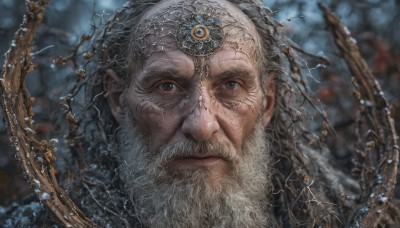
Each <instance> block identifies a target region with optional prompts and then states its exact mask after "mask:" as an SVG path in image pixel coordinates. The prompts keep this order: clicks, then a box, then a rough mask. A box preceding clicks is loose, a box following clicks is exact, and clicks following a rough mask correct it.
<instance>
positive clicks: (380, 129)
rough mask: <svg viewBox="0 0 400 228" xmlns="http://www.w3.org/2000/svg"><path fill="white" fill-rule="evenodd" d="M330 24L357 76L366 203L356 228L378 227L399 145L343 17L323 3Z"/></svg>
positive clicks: (386, 105) (386, 109)
mask: <svg viewBox="0 0 400 228" xmlns="http://www.w3.org/2000/svg"><path fill="white" fill-rule="evenodd" d="M319 7H320V8H321V9H322V10H323V12H324V17H325V21H326V23H327V25H328V26H329V28H330V29H331V30H332V33H333V36H334V40H335V43H336V45H337V47H338V48H339V50H340V51H341V53H342V55H343V57H344V59H345V60H346V63H347V65H348V67H349V69H350V71H351V73H352V75H353V77H354V83H355V89H356V90H355V92H354V95H355V97H356V99H357V100H358V103H359V109H360V117H359V120H358V128H357V129H356V134H357V136H358V145H357V146H358V150H357V151H356V154H357V156H358V161H359V164H360V167H359V171H358V172H359V174H360V176H361V178H360V185H361V188H362V190H363V192H364V193H363V195H362V196H361V198H360V202H362V203H363V204H362V205H361V207H360V208H359V209H358V212H357V214H356V215H355V216H354V218H353V219H354V221H353V226H354V227H377V225H378V224H379V223H380V221H381V219H382V218H383V217H384V214H385V212H386V210H387V209H388V207H389V202H390V198H391V197H392V195H393V190H394V187H395V184H396V176H397V166H398V163H399V159H398V156H399V147H398V145H397V135H396V131H395V127H394V121H393V119H392V118H391V117H390V107H389V103H388V102H387V100H386V99H385V97H384V96H383V92H382V89H381V88H380V86H379V84H378V82H377V81H376V79H375V77H374V76H373V75H372V73H371V70H370V69H369V67H368V65H367V63H366V61H365V60H364V58H363V57H362V56H361V54H360V51H359V48H358V46H357V44H356V42H355V40H354V38H352V37H351V36H350V34H349V32H348V30H347V29H346V28H345V27H343V25H341V23H340V20H339V18H338V17H337V16H336V15H335V14H334V13H332V12H329V10H328V9H327V8H326V7H325V6H324V5H322V4H319Z"/></svg>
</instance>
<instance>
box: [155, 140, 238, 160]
mask: <svg viewBox="0 0 400 228" xmlns="http://www.w3.org/2000/svg"><path fill="white" fill-rule="evenodd" d="M158 154H159V156H160V157H159V161H160V162H161V163H164V162H168V161H170V160H172V159H176V158H189V157H199V158H201V157H220V158H222V159H224V160H227V161H237V160H238V153H237V150H236V149H235V148H234V147H233V146H231V145H228V144H221V143H212V142H209V141H201V142H198V141H194V140H191V139H184V140H181V141H179V142H176V143H173V144H168V145H166V146H164V147H162V148H161V149H160V151H159V153H158Z"/></svg>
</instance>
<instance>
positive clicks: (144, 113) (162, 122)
mask: <svg viewBox="0 0 400 228" xmlns="http://www.w3.org/2000/svg"><path fill="white" fill-rule="evenodd" d="M128 108H129V110H130V113H132V116H131V117H130V118H133V119H134V124H136V127H137V128H138V130H139V132H140V133H141V134H142V135H143V136H144V137H148V138H149V139H150V142H151V146H152V149H153V150H155V151H157V150H158V148H160V147H161V146H162V145H165V144H166V143H167V142H168V141H169V140H170V138H171V137H173V135H174V132H175V131H176V129H177V127H178V126H179V122H180V119H179V117H178V116H177V115H172V114H171V113H168V112H165V111H164V109H161V108H159V107H158V106H157V105H155V104H154V103H152V102H150V101H147V100H143V99H142V100H138V101H133V100H132V101H128Z"/></svg>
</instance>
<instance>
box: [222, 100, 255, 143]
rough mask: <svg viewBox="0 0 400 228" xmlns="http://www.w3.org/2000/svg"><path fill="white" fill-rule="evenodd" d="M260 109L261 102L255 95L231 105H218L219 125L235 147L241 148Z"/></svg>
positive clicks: (252, 129) (253, 126) (253, 127)
mask: <svg viewBox="0 0 400 228" xmlns="http://www.w3.org/2000/svg"><path fill="white" fill-rule="evenodd" d="M260 110H261V102H260V99H259V98H258V97H257V96H256V95H254V96H248V97H246V98H244V99H243V100H242V101H240V102H236V103H235V105H232V106H226V105H223V104H221V105H220V107H219V109H218V121H219V124H220V127H221V129H222V130H223V131H224V133H225V135H226V136H227V137H228V138H229V140H230V141H231V143H233V145H234V147H235V148H236V149H242V146H243V141H244V140H245V139H246V137H248V136H249V135H251V134H252V133H253V131H254V129H255V126H256V123H257V121H259V113H260Z"/></svg>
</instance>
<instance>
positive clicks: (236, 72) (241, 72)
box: [211, 68, 257, 83]
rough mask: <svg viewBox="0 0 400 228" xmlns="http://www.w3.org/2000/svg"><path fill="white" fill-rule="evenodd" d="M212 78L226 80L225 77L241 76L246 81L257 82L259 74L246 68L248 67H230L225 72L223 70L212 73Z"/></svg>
mask: <svg viewBox="0 0 400 228" xmlns="http://www.w3.org/2000/svg"><path fill="white" fill-rule="evenodd" d="M211 77H212V78H215V79H218V80H224V79H229V78H239V79H241V80H243V81H245V82H249V83H250V82H252V83H255V82H256V79H257V74H256V73H255V72H252V71H249V70H246V69H242V68H239V69H235V68H233V69H229V70H226V71H224V72H221V73H219V74H216V75H212V76H211Z"/></svg>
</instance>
